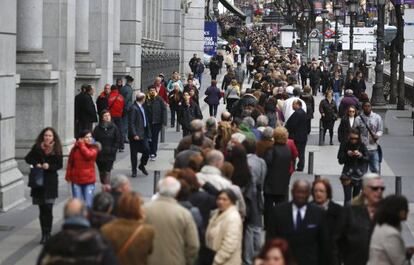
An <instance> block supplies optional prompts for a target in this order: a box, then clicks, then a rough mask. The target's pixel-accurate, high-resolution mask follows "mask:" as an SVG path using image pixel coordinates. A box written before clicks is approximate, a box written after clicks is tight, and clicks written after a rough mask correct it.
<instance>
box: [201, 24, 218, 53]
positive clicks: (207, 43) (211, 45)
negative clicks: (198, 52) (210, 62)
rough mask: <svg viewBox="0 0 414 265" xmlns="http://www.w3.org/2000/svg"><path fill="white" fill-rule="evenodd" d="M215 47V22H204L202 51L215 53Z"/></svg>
mask: <svg viewBox="0 0 414 265" xmlns="http://www.w3.org/2000/svg"><path fill="white" fill-rule="evenodd" d="M216 48H217V22H214V21H205V22H204V53H205V54H208V55H211V56H213V55H215V54H216Z"/></svg>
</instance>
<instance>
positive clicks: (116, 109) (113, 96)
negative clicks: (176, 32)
mask: <svg viewBox="0 0 414 265" xmlns="http://www.w3.org/2000/svg"><path fill="white" fill-rule="evenodd" d="M124 109H125V102H124V97H123V96H122V95H121V93H119V91H118V89H115V90H112V91H111V93H110V94H109V97H108V110H109V112H110V113H111V116H112V117H113V118H121V117H122V114H123V112H124Z"/></svg>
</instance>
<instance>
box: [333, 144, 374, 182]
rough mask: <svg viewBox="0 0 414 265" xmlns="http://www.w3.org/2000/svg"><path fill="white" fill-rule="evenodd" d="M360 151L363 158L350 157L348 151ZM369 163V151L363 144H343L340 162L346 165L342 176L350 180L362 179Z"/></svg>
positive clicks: (339, 152) (339, 155) (340, 151)
mask: <svg viewBox="0 0 414 265" xmlns="http://www.w3.org/2000/svg"><path fill="white" fill-rule="evenodd" d="M354 150H358V151H359V152H360V153H361V154H362V156H361V157H357V156H349V155H348V151H354ZM368 161H369V155H368V149H367V147H366V146H365V144H363V143H359V144H352V143H350V142H349V141H346V142H342V143H341V145H340V147H339V151H338V162H339V164H341V165H344V167H343V169H342V175H343V176H345V177H348V178H354V179H361V178H362V175H364V174H365V172H367V167H368Z"/></svg>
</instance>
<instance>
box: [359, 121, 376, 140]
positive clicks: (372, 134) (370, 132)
mask: <svg viewBox="0 0 414 265" xmlns="http://www.w3.org/2000/svg"><path fill="white" fill-rule="evenodd" d="M360 117H361V120H362V122H363V123H364V124H365V127H366V128H367V130H368V132H369V134H370V135H371V137H372V139H373V140H374V142H375V143H376V142H377V139H376V138H375V136H374V133H373V132H372V131H371V129H370V128H369V127H368V124H367V122H366V121H365V120H364V118H362V116H360Z"/></svg>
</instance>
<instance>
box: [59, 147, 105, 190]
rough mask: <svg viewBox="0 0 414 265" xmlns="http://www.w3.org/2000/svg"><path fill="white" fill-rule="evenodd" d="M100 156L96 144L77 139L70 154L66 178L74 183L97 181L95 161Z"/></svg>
mask: <svg viewBox="0 0 414 265" xmlns="http://www.w3.org/2000/svg"><path fill="white" fill-rule="evenodd" d="M97 156H98V148H97V146H96V145H88V144H86V143H85V142H81V141H77V142H76V143H75V146H74V147H73V148H72V150H71V151H70V154H69V160H68V166H67V168H66V176H65V179H66V180H67V181H70V182H72V183H74V184H80V185H82V184H93V183H95V181H96V174H95V161H96V158H97Z"/></svg>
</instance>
